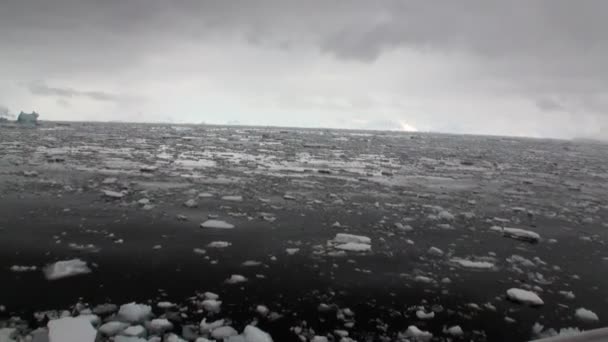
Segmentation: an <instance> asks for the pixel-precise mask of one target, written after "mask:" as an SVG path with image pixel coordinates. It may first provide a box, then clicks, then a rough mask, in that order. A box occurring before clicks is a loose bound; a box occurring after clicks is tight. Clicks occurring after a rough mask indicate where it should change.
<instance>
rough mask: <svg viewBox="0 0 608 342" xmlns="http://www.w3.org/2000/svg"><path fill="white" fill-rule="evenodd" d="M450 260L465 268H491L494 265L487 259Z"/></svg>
mask: <svg viewBox="0 0 608 342" xmlns="http://www.w3.org/2000/svg"><path fill="white" fill-rule="evenodd" d="M450 261H451V262H453V263H455V264H457V265H459V266H462V267H466V268H477V269H491V268H493V267H494V264H493V263H491V262H488V261H473V260H467V259H461V258H452V259H450Z"/></svg>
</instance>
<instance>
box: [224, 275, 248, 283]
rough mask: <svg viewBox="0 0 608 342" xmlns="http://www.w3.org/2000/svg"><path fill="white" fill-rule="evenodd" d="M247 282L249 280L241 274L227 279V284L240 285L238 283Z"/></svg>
mask: <svg viewBox="0 0 608 342" xmlns="http://www.w3.org/2000/svg"><path fill="white" fill-rule="evenodd" d="M246 281H247V278H245V277H243V276H242V275H240V274H233V275H231V276H230V278H228V279H226V283H227V284H238V283H244V282H246Z"/></svg>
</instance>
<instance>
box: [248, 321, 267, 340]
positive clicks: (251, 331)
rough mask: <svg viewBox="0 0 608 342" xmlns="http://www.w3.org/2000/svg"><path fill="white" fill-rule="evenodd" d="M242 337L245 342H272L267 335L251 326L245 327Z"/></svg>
mask: <svg viewBox="0 0 608 342" xmlns="http://www.w3.org/2000/svg"><path fill="white" fill-rule="evenodd" d="M243 336H244V337H245V342H272V337H270V335H268V333H266V332H265V331H262V330H261V329H259V328H257V327H254V326H253V325H248V326H246V327H245V330H243Z"/></svg>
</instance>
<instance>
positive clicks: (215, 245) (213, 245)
mask: <svg viewBox="0 0 608 342" xmlns="http://www.w3.org/2000/svg"><path fill="white" fill-rule="evenodd" d="M231 245H232V244H231V243H230V242H228V241H213V242H210V243H209V244H208V245H207V247H209V248H226V247H229V246H231Z"/></svg>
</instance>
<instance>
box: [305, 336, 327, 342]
mask: <svg viewBox="0 0 608 342" xmlns="http://www.w3.org/2000/svg"><path fill="white" fill-rule="evenodd" d="M310 342H329V339H328V338H327V337H326V336H319V335H317V336H315V337H313V338H312V340H310Z"/></svg>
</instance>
